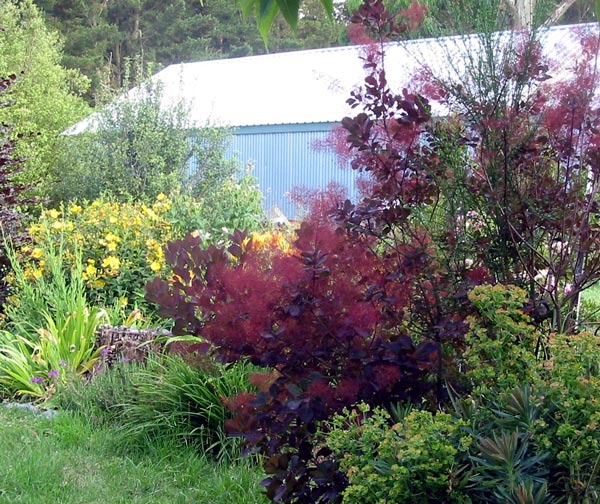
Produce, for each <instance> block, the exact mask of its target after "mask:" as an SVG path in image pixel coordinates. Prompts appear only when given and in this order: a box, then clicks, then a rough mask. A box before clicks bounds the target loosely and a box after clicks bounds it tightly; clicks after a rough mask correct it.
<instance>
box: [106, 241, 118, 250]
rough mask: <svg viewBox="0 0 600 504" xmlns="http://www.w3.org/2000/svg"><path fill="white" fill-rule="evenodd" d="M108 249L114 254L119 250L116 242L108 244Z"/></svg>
mask: <svg viewBox="0 0 600 504" xmlns="http://www.w3.org/2000/svg"><path fill="white" fill-rule="evenodd" d="M106 249H107V250H108V251H109V252H114V251H115V250H117V244H116V243H115V242H108V245H106Z"/></svg>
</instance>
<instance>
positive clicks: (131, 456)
mask: <svg viewBox="0 0 600 504" xmlns="http://www.w3.org/2000/svg"><path fill="white" fill-rule="evenodd" d="M117 448H118V447H116V446H115V443H114V436H112V435H111V432H110V430H109V429H102V428H100V429H99V428H92V426H91V424H90V422H89V421H88V420H86V419H85V418H82V417H81V416H78V415H75V414H71V413H68V412H62V413H60V414H59V415H57V416H56V417H54V418H52V419H46V418H42V417H40V416H38V415H35V414H33V413H31V412H28V411H22V410H17V409H7V408H4V407H2V406H0V502H2V503H17V502H18V503H27V504H38V503H39V504H48V503H61V504H79V503H81V504H83V503H85V504H92V503H98V504H99V503H102V504H112V503H158V504H160V503H188V502H189V503H206V504H220V503H223V504H232V503H235V504H255V503H256V504H258V503H266V502H267V499H266V498H265V497H264V496H263V495H261V491H260V487H259V481H260V479H261V473H260V471H259V470H258V469H256V468H254V467H252V466H251V465H250V464H249V463H245V462H242V463H236V464H230V465H225V464H221V465H216V464H215V463H213V462H211V461H210V460H208V459H207V458H205V457H203V456H202V455H200V454H198V453H197V452H195V451H193V450H192V449H191V448H181V447H180V446H176V445H175V444H169V443H164V444H162V445H157V446H155V447H154V448H153V449H152V450H151V451H148V450H144V452H143V453H136V452H133V453H123V451H122V450H118V449H117Z"/></svg>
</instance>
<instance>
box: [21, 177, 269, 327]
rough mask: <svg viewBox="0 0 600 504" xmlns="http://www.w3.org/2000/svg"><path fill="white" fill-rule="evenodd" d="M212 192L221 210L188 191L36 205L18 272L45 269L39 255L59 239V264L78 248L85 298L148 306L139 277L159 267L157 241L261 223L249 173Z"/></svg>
mask: <svg viewBox="0 0 600 504" xmlns="http://www.w3.org/2000/svg"><path fill="white" fill-rule="evenodd" d="M219 194H221V197H222V202H221V204H222V205H223V206H225V205H227V204H228V203H232V208H231V210H230V211H229V213H224V212H225V209H224V207H214V206H213V207H212V208H211V209H210V210H208V209H207V206H206V204H205V203H204V202H202V201H198V200H194V199H193V198H191V197H188V196H182V195H179V196H177V195H176V196H174V197H173V198H167V197H166V196H165V195H164V194H159V195H158V196H157V198H156V200H155V201H154V202H153V203H152V204H145V203H135V202H129V203H119V202H117V201H114V200H110V199H99V200H94V201H92V202H91V203H81V204H78V203H76V202H71V203H69V204H67V205H64V206H61V207H60V208H59V209H50V210H43V211H42V213H41V215H40V218H39V219H38V221H37V222H36V223H35V224H32V225H31V226H30V227H29V234H30V236H31V243H30V244H28V245H27V246H26V247H25V248H24V249H23V253H24V257H25V258H27V259H25V260H26V262H27V266H26V268H25V275H26V276H28V277H29V278H31V279H36V278H40V277H42V276H43V275H44V274H45V273H47V271H46V269H45V267H44V265H45V264H46V263H47V260H46V256H47V255H48V254H49V253H51V251H52V250H53V249H54V247H55V245H56V243H62V247H63V248H64V252H65V255H64V259H65V266H66V267H67V268H69V267H71V265H73V266H74V257H75V255H76V253H79V254H81V257H82V260H83V278H84V280H85V282H86V292H87V295H88V298H89V299H90V300H93V301H94V302H95V303H97V304H99V305H100V306H104V307H122V308H126V307H129V308H130V310H129V311H131V310H132V309H134V308H140V309H142V311H143V312H145V313H152V311H153V309H152V307H150V306H149V305H148V304H147V303H146V301H145V300H144V285H145V284H146V283H147V282H148V281H149V280H150V279H152V278H153V277H154V276H155V275H156V274H163V273H164V272H165V260H164V255H163V247H164V245H165V244H166V243H167V242H168V241H169V240H170V239H174V238H177V237H178V236H183V235H185V233H187V232H191V231H195V232H197V233H199V234H201V235H202V236H203V237H204V238H205V239H209V240H210V241H214V242H217V243H218V242H224V241H225V240H226V239H227V236H228V232H229V231H228V229H227V228H226V227H225V226H226V225H229V226H231V225H245V226H247V227H248V229H250V230H252V229H260V228H261V226H262V224H263V220H262V209H261V208H260V192H259V191H258V189H257V188H256V186H255V185H254V183H253V180H252V179H251V178H250V177H248V178H246V179H244V180H242V181H240V183H239V184H237V183H233V182H231V183H226V184H224V185H223V187H221V188H220V189H219ZM221 211H222V212H223V213H222V212H221ZM209 237H210V238H209ZM122 311H126V310H122ZM121 322H122V321H121Z"/></svg>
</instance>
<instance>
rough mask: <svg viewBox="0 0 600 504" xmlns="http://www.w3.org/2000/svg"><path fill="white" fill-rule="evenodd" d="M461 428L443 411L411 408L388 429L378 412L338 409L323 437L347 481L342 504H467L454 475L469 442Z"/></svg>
mask: <svg viewBox="0 0 600 504" xmlns="http://www.w3.org/2000/svg"><path fill="white" fill-rule="evenodd" d="M465 427H466V423H465V422H463V421H461V420H457V419H456V418H454V417H453V416H452V415H449V414H447V413H437V414H435V415H434V414H432V413H430V412H428V411H417V410H414V411H411V412H409V413H408V414H407V415H406V416H405V417H404V418H403V419H401V420H400V422H398V423H396V424H394V425H392V423H391V417H390V415H389V414H388V413H387V412H386V411H385V410H383V409H381V408H376V409H374V410H373V411H372V412H371V410H370V407H369V406H368V405H366V404H364V403H363V404H360V405H359V406H358V408H357V409H353V410H347V409H346V410H344V414H343V415H336V416H335V417H334V418H333V421H332V430H331V432H329V434H328V435H327V444H328V445H329V447H330V448H331V449H332V450H333V451H334V453H336V454H337V455H338V456H339V458H340V467H341V469H342V470H343V471H344V472H345V473H346V476H347V477H348V481H349V483H350V485H349V486H348V487H347V488H346V489H345V490H344V492H343V502H344V503H348V504H350V503H356V504H358V503H361V504H369V503H372V504H384V503H389V502H395V503H403V502H406V503H409V502H410V503H412V502H432V503H434V502H439V503H442V502H443V503H451V502H454V503H460V502H469V501H468V499H467V497H466V494H465V491H464V488H461V486H460V479H459V478H458V477H457V475H458V473H459V472H460V470H461V465H462V464H464V462H465V460H466V455H467V452H468V449H469V446H470V445H471V443H472V441H473V439H472V438H471V436H470V435H469V434H467V432H466V431H465ZM457 483H458V485H457Z"/></svg>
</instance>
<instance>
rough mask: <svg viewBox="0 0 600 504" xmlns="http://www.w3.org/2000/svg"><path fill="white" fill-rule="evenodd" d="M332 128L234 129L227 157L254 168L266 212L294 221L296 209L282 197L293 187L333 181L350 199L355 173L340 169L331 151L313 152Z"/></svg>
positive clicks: (318, 184)
mask: <svg viewBox="0 0 600 504" xmlns="http://www.w3.org/2000/svg"><path fill="white" fill-rule="evenodd" d="M332 126H333V125H332V124H324V123H318V124H292V125H276V126H252V127H243V128H238V129H237V130H235V131H234V137H233V141H232V145H231V146H230V148H229V155H231V156H235V157H236V158H237V159H239V160H240V162H241V163H242V164H244V165H247V164H251V165H252V166H254V175H255V176H256V177H257V179H258V182H259V184H260V188H261V190H262V192H263V194H264V195H265V198H266V201H265V209H266V210H269V209H271V208H272V207H274V206H276V207H277V208H279V209H280V210H281V211H282V212H283V213H284V214H285V215H286V216H287V217H288V218H295V217H297V214H296V210H297V209H296V208H295V206H294V205H293V204H292V203H291V202H290V200H289V199H288V198H287V197H286V194H287V193H288V192H289V191H290V190H292V189H293V188H294V187H297V186H301V187H306V188H309V189H319V188H325V187H326V186H327V184H328V183H329V182H331V181H335V182H338V183H340V184H342V185H344V186H345V187H347V188H348V191H349V195H350V197H353V196H354V189H355V188H354V181H355V178H356V175H355V173H354V172H353V171H352V170H350V169H349V168H346V169H343V168H342V167H340V165H339V162H338V160H337V159H336V157H335V155H334V154H333V153H332V152H326V151H323V150H320V149H315V142H316V141H318V140H324V139H325V138H327V136H328V135H329V133H330V131H331V127H332Z"/></svg>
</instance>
